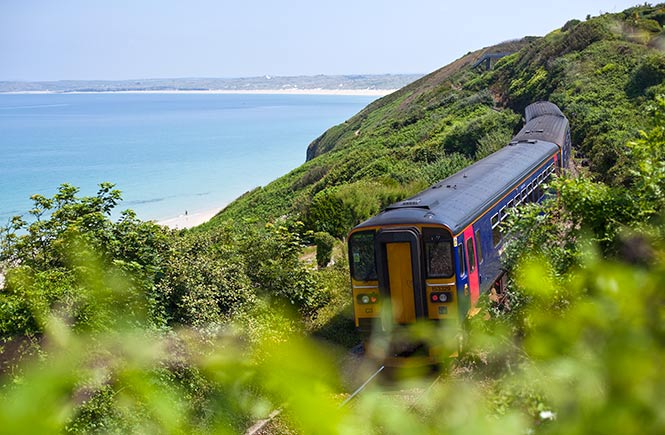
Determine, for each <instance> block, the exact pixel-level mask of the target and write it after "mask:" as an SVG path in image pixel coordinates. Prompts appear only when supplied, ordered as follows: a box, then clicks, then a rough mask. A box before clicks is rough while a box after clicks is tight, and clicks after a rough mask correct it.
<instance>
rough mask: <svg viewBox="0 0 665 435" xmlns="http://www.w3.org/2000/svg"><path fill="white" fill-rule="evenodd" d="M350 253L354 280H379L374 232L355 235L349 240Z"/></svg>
mask: <svg viewBox="0 0 665 435" xmlns="http://www.w3.org/2000/svg"><path fill="white" fill-rule="evenodd" d="M349 251H350V254H351V274H352V276H353V279H355V280H356V281H375V280H377V279H378V278H377V273H376V257H375V254H374V231H362V232H359V233H355V234H353V235H352V236H351V239H350V240H349Z"/></svg>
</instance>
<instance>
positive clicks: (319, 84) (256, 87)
mask: <svg viewBox="0 0 665 435" xmlns="http://www.w3.org/2000/svg"><path fill="white" fill-rule="evenodd" d="M422 76H423V74H370V75H365V74H359V75H315V76H277V77H272V76H268V75H266V76H261V77H244V78H175V79H140V80H58V81H47V82H21V81H4V82H3V81H0V92H63V93H64V92H122V91H261V90H284V91H288V90H318V89H324V90H394V89H400V88H402V87H404V86H406V85H407V84H409V83H411V82H413V81H414V80H417V79H419V78H421V77H422Z"/></svg>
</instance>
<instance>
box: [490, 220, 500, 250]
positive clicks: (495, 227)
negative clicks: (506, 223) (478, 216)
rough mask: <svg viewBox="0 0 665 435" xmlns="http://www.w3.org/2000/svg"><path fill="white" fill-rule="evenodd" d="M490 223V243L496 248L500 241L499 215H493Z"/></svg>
mask: <svg viewBox="0 0 665 435" xmlns="http://www.w3.org/2000/svg"><path fill="white" fill-rule="evenodd" d="M490 222H491V223H492V243H494V246H497V245H498V244H499V242H500V241H501V230H500V229H499V215H498V214H495V215H494V216H492V219H491V220H490Z"/></svg>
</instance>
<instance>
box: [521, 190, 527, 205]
mask: <svg viewBox="0 0 665 435" xmlns="http://www.w3.org/2000/svg"><path fill="white" fill-rule="evenodd" d="M527 194H528V192H527V191H526V189H522V193H521V195H520V196H521V197H522V202H527V201H528V200H527Z"/></svg>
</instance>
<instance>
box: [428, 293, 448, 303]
mask: <svg viewBox="0 0 665 435" xmlns="http://www.w3.org/2000/svg"><path fill="white" fill-rule="evenodd" d="M430 300H431V301H432V302H436V303H439V304H443V303H446V302H452V300H453V296H452V294H451V293H448V292H436V293H432V294H430Z"/></svg>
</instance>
